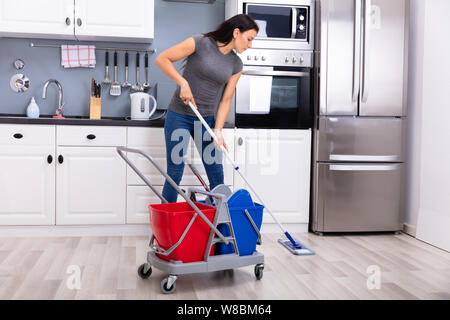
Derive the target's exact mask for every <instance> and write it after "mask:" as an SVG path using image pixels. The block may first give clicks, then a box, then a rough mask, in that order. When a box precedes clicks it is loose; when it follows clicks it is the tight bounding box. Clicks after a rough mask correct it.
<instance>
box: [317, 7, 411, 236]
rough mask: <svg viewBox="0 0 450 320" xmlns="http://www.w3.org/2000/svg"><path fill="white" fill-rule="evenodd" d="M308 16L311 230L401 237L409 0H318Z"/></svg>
mask: <svg viewBox="0 0 450 320" xmlns="http://www.w3.org/2000/svg"><path fill="white" fill-rule="evenodd" d="M317 8H318V9H317ZM316 12H317V16H316V22H317V25H316V32H317V35H316V36H317V37H318V38H319V40H318V41H317V46H316V55H315V57H316V59H315V60H316V70H317V79H318V80H317V87H316V88H317V90H316V94H317V96H318V99H317V100H316V101H318V103H317V105H316V121H315V130H314V152H313V154H314V159H313V167H314V168H313V192H312V197H313V199H312V219H311V220H312V224H311V228H312V230H313V231H314V232H318V233H323V232H366V231H398V230H401V229H402V224H403V221H402V212H403V187H404V166H405V164H404V161H405V134H406V114H407V113H406V111H407V110H406V109H407V107H406V106H407V66H408V61H407V51H408V29H409V1H408V0H321V1H317V3H316Z"/></svg>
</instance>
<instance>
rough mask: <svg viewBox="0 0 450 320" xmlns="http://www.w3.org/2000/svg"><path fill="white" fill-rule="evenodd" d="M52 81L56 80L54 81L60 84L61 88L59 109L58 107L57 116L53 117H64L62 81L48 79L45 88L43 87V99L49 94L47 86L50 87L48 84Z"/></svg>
mask: <svg viewBox="0 0 450 320" xmlns="http://www.w3.org/2000/svg"><path fill="white" fill-rule="evenodd" d="M51 82H54V83H55V84H56V85H57V86H58V88H59V101H58V107H57V109H56V116H53V118H63V116H62V108H63V89H62V86H61V83H59V81H58V80H55V79H50V80H47V81H46V82H45V84H44V89H43V91H42V99H45V98H46V96H47V87H48V85H49V84H50V83H51Z"/></svg>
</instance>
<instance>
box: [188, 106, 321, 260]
mask: <svg viewBox="0 0 450 320" xmlns="http://www.w3.org/2000/svg"><path fill="white" fill-rule="evenodd" d="M189 107H191V109H192V111H193V112H194V113H195V115H196V116H197V118H198V119H199V120H200V121H201V123H202V124H203V126H204V127H205V128H206V130H207V131H208V133H209V134H210V135H211V137H212V138H213V139H214V140H216V141H218V140H217V136H216V135H215V134H214V132H213V131H212V130H211V128H210V127H209V125H208V124H207V123H206V121H205V119H203V117H202V115H201V114H200V113H199V112H198V110H197V108H196V107H194V105H193V104H192V102H190V101H189ZM220 149H221V151H223V153H224V154H225V156H226V157H227V159H228V161H229V162H230V163H231V165H232V166H233V168H234V170H236V171H237V173H239V175H240V176H241V178H242V179H243V180H244V182H245V183H246V185H247V186H248V187H249V188H250V190H251V191H252V192H253V194H254V195H255V196H256V198H257V199H258V200H259V202H260V203H261V204H262V205H263V206H264V208H265V209H266V210H267V212H269V214H270V215H271V216H272V218H273V220H274V221H275V222H276V223H277V225H278V226H279V227H280V229H281V231H282V232H283V234H284V235H285V236H286V237H287V239H278V242H279V243H280V244H282V245H283V246H284V247H285V248H287V249H288V250H289V251H290V252H291V253H293V254H296V255H311V254H315V252H314V251H312V250H311V249H309V248H308V247H306V246H305V245H303V244H302V243H300V242H299V241H298V240H295V239H294V238H292V236H291V235H290V234H289V232H287V231H286V230H285V229H284V227H283V226H282V225H281V223H280V222H279V221H278V219H277V218H276V217H275V215H274V214H273V213H272V211H270V209H269V208H268V207H267V206H266V205H265V204H264V202H263V200H262V199H261V197H260V196H259V195H258V193H256V191H255V189H253V187H252V186H251V184H250V183H249V182H248V181H247V179H246V178H245V176H244V175H243V174H242V172H241V171H240V170H239V166H238V165H236V163H235V162H234V160H233V159H232V158H231V156H230V154H229V153H228V151H227V150H226V149H225V148H224V147H223V146H221V147H220Z"/></svg>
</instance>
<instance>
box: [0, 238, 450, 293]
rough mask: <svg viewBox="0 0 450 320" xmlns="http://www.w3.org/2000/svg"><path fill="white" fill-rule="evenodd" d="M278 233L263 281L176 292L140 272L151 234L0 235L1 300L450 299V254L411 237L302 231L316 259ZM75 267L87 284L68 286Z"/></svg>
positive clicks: (228, 280)
mask: <svg viewBox="0 0 450 320" xmlns="http://www.w3.org/2000/svg"><path fill="white" fill-rule="evenodd" d="M278 236H279V235H278V234H263V246H262V247H261V248H260V249H259V250H260V251H261V252H263V253H264V255H265V269H264V276H263V278H262V280H260V281H258V280H256V279H255V276H254V272H253V266H249V267H245V268H240V269H236V270H234V271H232V272H225V271H222V272H213V273H206V274H194V275H184V276H180V277H179V278H178V280H177V282H176V284H177V287H176V291H175V293H174V294H172V295H164V294H162V293H161V291H160V287H159V286H160V282H161V280H162V279H163V278H164V277H166V276H167V275H165V274H163V273H162V272H161V271H159V270H157V269H155V268H153V274H152V275H151V277H150V278H148V279H146V280H142V279H140V278H139V277H138V275H137V272H136V270H137V267H138V266H139V265H140V264H142V263H143V262H144V261H145V258H146V253H147V251H148V247H147V246H148V239H147V238H146V237H81V238H76V237H72V238H69V237H67V238H0V299H269V300H275V299H450V253H448V252H445V251H442V250H439V249H437V248H435V247H432V246H430V245H427V244H425V243H423V242H421V241H418V240H416V239H414V238H412V237H410V236H408V235H405V234H400V235H392V234H388V235H386V234H383V235H356V236H324V237H320V236H316V235H314V234H306V233H302V234H296V235H295V237H296V238H297V239H298V240H299V241H301V242H303V243H304V244H306V245H307V246H309V247H310V248H312V249H313V250H315V251H316V255H314V256H294V255H292V254H291V253H289V252H288V251H287V250H286V249H285V248H283V247H282V246H280V245H279V244H278V243H277V242H276V240H277V238H278ZM369 266H375V267H370V268H369ZM368 268H369V270H368ZM74 270H75V271H74ZM76 270H79V271H80V274H81V282H80V284H81V289H79V290H78V289H76V288H74V289H69V287H70V288H73V284H74V283H75V282H70V281H68V280H71V279H74V278H73V277H74V276H76V275H77V272H76ZM374 270H375V271H376V270H379V275H380V278H379V279H380V286H379V289H377V288H376V284H377V282H376V278H373V277H375V276H376V273H373V272H374ZM367 271H369V273H368V272H367ZM369 277H371V278H370V279H371V281H368V279H369ZM374 279H375V280H374ZM68 282H69V285H68ZM368 282H369V284H368ZM71 283H72V286H71V285H70V284H71ZM374 286H375V288H373V287H374ZM369 287H372V289H369Z"/></svg>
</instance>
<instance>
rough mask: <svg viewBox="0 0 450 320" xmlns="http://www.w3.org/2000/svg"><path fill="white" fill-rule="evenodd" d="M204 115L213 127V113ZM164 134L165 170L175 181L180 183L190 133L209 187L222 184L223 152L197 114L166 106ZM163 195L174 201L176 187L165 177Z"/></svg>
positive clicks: (171, 201) (175, 198)
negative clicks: (176, 110) (216, 146)
mask: <svg viewBox="0 0 450 320" xmlns="http://www.w3.org/2000/svg"><path fill="white" fill-rule="evenodd" d="M204 119H205V121H206V123H207V124H208V125H209V126H210V127H211V128H214V123H215V120H214V116H209V117H204ZM200 130H201V131H200ZM164 136H165V139H166V164H167V174H168V175H169V177H171V178H172V180H173V181H175V183H176V184H177V185H180V181H181V179H182V177H183V171H184V161H183V156H184V155H186V153H187V151H188V145H189V140H190V137H192V138H193V139H194V142H195V146H196V147H197V150H198V152H199V154H200V155H201V157H202V163H203V166H204V167H205V170H206V175H207V176H208V180H209V187H210V190H212V189H213V188H214V187H216V186H217V185H219V184H223V166H222V152H221V151H219V150H217V149H216V148H215V146H214V143H213V142H212V138H211V136H210V134H209V133H208V132H207V131H206V128H205V127H204V126H203V125H202V124H201V122H200V120H198V119H197V117H194V116H188V115H184V114H180V113H176V112H173V111H171V110H167V116H166V120H165V123H164ZM194 164H195V163H194ZM162 195H163V197H164V198H165V199H166V200H167V201H168V202H170V203H173V202H177V195H178V194H177V191H176V190H175V189H174V188H173V187H172V186H171V185H170V184H169V183H168V182H167V180H166V182H165V183H164V188H163V192H162Z"/></svg>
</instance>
